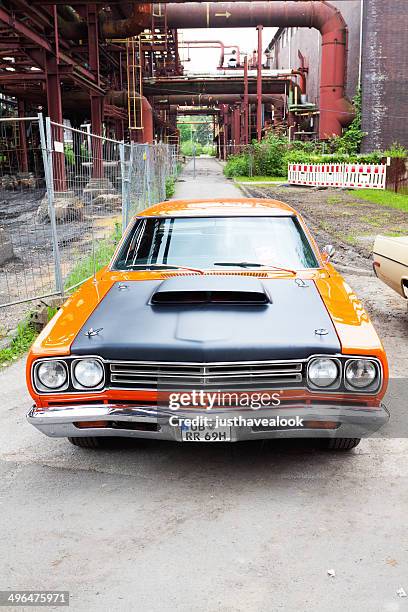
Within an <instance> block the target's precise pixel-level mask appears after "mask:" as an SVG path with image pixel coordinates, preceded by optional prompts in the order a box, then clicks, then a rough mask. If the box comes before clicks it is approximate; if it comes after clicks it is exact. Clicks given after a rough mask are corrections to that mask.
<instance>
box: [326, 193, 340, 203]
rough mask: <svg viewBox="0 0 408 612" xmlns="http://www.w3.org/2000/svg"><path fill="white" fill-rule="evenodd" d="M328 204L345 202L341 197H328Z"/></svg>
mask: <svg viewBox="0 0 408 612" xmlns="http://www.w3.org/2000/svg"><path fill="white" fill-rule="evenodd" d="M327 203H328V204H333V205H334V204H342V203H343V200H342V199H341V198H339V196H335V195H331V196H328V198H327Z"/></svg>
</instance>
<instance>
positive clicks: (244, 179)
mask: <svg viewBox="0 0 408 612" xmlns="http://www.w3.org/2000/svg"><path fill="white" fill-rule="evenodd" d="M234 180H235V181H237V182H238V183H271V182H272V183H273V182H286V181H287V180H288V179H287V177H286V176H234Z"/></svg>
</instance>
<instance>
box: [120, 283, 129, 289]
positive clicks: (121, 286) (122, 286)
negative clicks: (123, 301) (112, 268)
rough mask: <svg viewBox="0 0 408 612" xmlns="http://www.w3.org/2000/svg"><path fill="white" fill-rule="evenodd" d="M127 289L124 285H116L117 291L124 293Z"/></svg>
mask: <svg viewBox="0 0 408 612" xmlns="http://www.w3.org/2000/svg"><path fill="white" fill-rule="evenodd" d="M127 288H128V286H127V285H125V283H119V285H118V289H119V291H126V289H127Z"/></svg>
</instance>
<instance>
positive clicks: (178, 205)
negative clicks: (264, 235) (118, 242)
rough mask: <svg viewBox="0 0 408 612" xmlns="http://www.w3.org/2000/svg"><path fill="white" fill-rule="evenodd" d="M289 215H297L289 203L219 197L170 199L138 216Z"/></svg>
mask: <svg viewBox="0 0 408 612" xmlns="http://www.w3.org/2000/svg"><path fill="white" fill-rule="evenodd" d="M254 215H259V216H263V217H287V216H288V215H291V216H292V215H297V212H296V211H295V210H294V209H293V208H292V207H291V206H289V205H288V204H285V203H284V202H279V200H264V199H260V198H222V199H221V198H217V199H213V200H170V201H168V202H161V203H160V204H155V205H154V206H151V207H150V208H146V209H145V210H143V211H142V212H140V213H139V214H138V215H137V216H138V217H199V216H201V217H212V216H254Z"/></svg>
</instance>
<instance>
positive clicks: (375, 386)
mask: <svg viewBox="0 0 408 612" xmlns="http://www.w3.org/2000/svg"><path fill="white" fill-rule="evenodd" d="M356 361H368V362H369V363H371V364H373V366H374V368H375V370H376V377H375V378H374V380H373V382H372V383H370V384H369V385H367V386H366V387H354V386H353V385H352V384H351V383H350V382H349V381H348V379H347V376H346V372H347V367H348V366H349V365H350V364H351V363H354V362H356ZM382 382H383V373H382V366H381V362H380V361H379V360H377V359H375V358H372V357H364V356H362V357H351V358H350V359H347V360H346V361H345V362H344V367H343V385H344V387H345V389H346V390H347V391H351V392H353V393H363V394H364V393H365V394H367V393H376V392H377V391H379V389H380V388H381V385H382Z"/></svg>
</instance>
